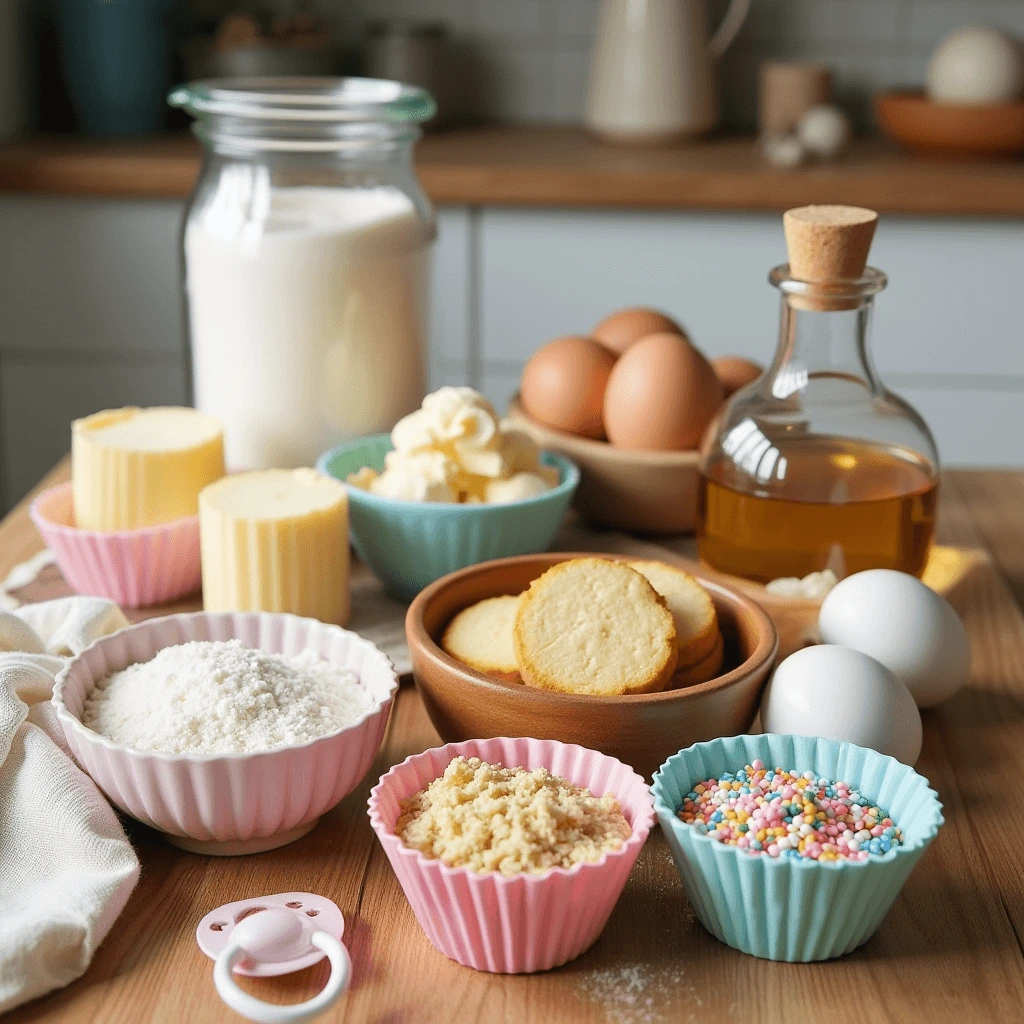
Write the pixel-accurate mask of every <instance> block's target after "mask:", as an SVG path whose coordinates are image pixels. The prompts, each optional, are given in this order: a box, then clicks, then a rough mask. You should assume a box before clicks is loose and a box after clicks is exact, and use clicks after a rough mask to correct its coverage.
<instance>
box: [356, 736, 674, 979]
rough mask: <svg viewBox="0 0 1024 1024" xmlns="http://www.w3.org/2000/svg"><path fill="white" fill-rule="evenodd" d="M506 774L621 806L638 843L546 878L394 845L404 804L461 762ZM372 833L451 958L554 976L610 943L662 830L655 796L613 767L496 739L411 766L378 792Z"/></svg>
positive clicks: (551, 746)
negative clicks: (609, 926) (610, 929)
mask: <svg viewBox="0 0 1024 1024" xmlns="http://www.w3.org/2000/svg"><path fill="white" fill-rule="evenodd" d="M460 754H462V755H464V756H466V757H479V758H480V759H481V760H484V761H488V762H490V763H492V764H503V765H505V766H506V767H523V768H531V769H532V768H547V769H548V770H549V771H550V772H552V773H554V774H555V775H561V776H562V777H563V778H566V779H568V780H569V781H570V782H573V783H575V784H576V785H577V786H586V787H587V788H588V789H589V790H590V791H591V792H592V793H594V794H596V795H598V796H603V795H604V794H605V793H612V794H613V795H614V796H615V797H616V798H617V799H618V801H619V803H620V804H621V805H622V812H623V814H625V816H626V820H627V821H629V823H630V824H631V825H632V826H633V833H632V835H631V836H630V837H629V839H627V840H626V842H625V843H624V844H623V845H622V847H621V848H620V849H618V850H615V851H613V852H611V853H606V854H605V855H604V856H602V857H601V859H600V860H598V861H594V862H593V863H584V864H576V865H574V866H573V867H572V868H570V869H568V870H566V869H564V868H552V869H550V870H549V871H546V872H544V873H543V874H538V875H525V874H524V875H513V876H505V875H501V874H499V873H497V872H488V873H480V872H476V871H471V870H469V869H468V868H450V867H448V866H447V865H445V864H442V863H441V861H439V860H430V859H429V858H427V857H425V856H423V854H421V853H420V852H419V851H418V850H413V849H411V848H409V847H407V846H405V845H404V844H403V843H402V842H401V840H400V839H398V837H397V836H396V835H395V833H394V828H395V822H396V821H397V820H398V817H399V813H400V807H399V801H400V800H402V799H404V798H405V797H408V796H412V794H413V793H416V792H418V791H419V790H421V789H423V788H424V787H425V786H427V785H429V783H431V782H432V781H433V780H434V779H436V778H438V777H439V776H440V775H442V774H443V772H444V770H445V768H446V767H447V766H448V764H449V762H450V761H451V760H452V758H454V757H457V756H458V755H460ZM369 814H370V824H371V825H372V826H373V829H374V831H375V832H376V833H377V837H378V838H379V839H380V841H381V844H382V845H383V847H384V851H385V853H386V854H387V856H388V860H389V861H390V862H391V866H392V868H394V871H395V874H396V875H397V876H398V880H399V882H400V883H401V886H402V889H403V891H404V892H405V895H406V898H407V899H408V900H409V903H410V904H411V905H412V909H413V913H414V914H415V915H416V920H417V921H419V923H420V926H421V927H422V928H423V930H424V931H425V932H426V933H427V938H429V939H430V941H431V942H432V943H433V944H434V946H436V947H437V949H438V950H440V952H442V953H444V955H445V956H447V957H450V958H451V959H452V960H455V961H457V962H458V963H460V964H464V965H465V966H467V967H474V968H476V969H477V970H478V971H493V972H496V973H501V974H523V973H529V972H532V971H546V970H548V969H549V968H551V967H557V966H558V965H559V964H564V963H566V962H567V961H568V960H572V959H573V958H574V957H577V956H579V955H580V954H581V953H582V952H584V951H585V950H586V949H588V948H589V947H590V946H591V945H592V944H593V943H594V941H595V940H596V939H597V937H598V936H599V935H600V934H601V931H602V929H603V928H604V926H605V923H606V922H607V920H608V917H609V915H610V914H611V912H612V909H613V908H614V906H615V904H616V902H617V901H618V898H619V895H620V894H621V893H622V890H623V888H624V886H625V884H626V879H627V878H628V877H629V873H630V871H632V869H633V865H634V864H635V863H636V858H637V856H638V855H639V853H640V850H641V848H642V847H643V845H644V841H645V840H646V839H647V833H648V832H649V831H650V829H651V825H652V823H653V821H654V808H653V803H652V800H651V793H650V790H649V789H648V788H647V784H646V783H645V782H644V780H643V779H642V778H641V777H640V776H639V775H637V774H636V772H634V771H633V769H632V768H630V767H629V765H626V764H623V763H622V762H621V761H617V760H616V759H615V758H614V757H608V756H607V755H605V754H601V753H598V752H597V751H596V750H588V749H587V748H586V747H579V746H575V745H573V744H568V743H559V742H557V741H556V740H536V739H507V738H499V739H488V740H467V741H466V742H464V743H449V744H448V745H447V746H444V747H435V748H433V749H431V750H427V751H424V752H423V753H422V754H414V755H413V756H412V757H409V758H406V760H405V761H403V762H402V763H401V764H399V765H395V767H394V768H392V769H391V771H389V772H388V773H387V774H386V775H384V776H382V777H381V780H380V782H379V783H378V784H377V785H376V786H374V788H373V789H372V790H371V792H370V802H369Z"/></svg>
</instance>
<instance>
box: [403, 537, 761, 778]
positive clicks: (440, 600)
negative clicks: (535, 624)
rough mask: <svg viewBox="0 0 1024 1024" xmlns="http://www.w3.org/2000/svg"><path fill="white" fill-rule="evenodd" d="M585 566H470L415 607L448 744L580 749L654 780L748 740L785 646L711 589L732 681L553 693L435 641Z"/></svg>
mask: <svg viewBox="0 0 1024 1024" xmlns="http://www.w3.org/2000/svg"><path fill="white" fill-rule="evenodd" d="M580 557H586V556H584V555H582V554H581V553H578V552H577V553H563V554H553V553H549V554H543V555H521V556H519V557H517V558H503V559H499V560H497V561H494V562H484V563H483V564H481V565H474V566H470V568H468V569H462V570H460V571H459V572H455V573H452V574H451V575H450V576H445V577H444V578H443V579H440V580H437V581H436V582H435V583H432V584H431V585H430V586H429V587H427V588H426V589H425V590H423V591H422V592H421V593H420V594H419V596H418V597H417V598H416V599H415V600H414V601H413V603H412V604H411V605H410V606H409V612H408V615H407V616H406V620H405V632H406V636H407V638H408V641H409V652H410V654H411V656H412V667H413V674H414V676H415V678H416V688H417V689H418V690H419V692H420V696H421V697H422V698H423V703H424V705H425V706H426V709H427V713H428V714H429V715H430V720H431V721H432V722H433V723H434V728H435V729H437V731H438V732H439V733H440V734H441V738H442V739H443V740H444V741H445V742H446V743H447V742H451V741H455V740H466V739H479V738H488V737H492V736H532V737H535V738H538V739H554V740H562V741H563V742H565V743H579V744H580V745H581V746H584V747H590V748H591V749H594V750H600V751H601V752H602V753H604V754H611V755H612V756H613V757H617V758H619V760H621V761H624V762H625V763H626V764H628V765H631V766H632V767H633V768H634V769H635V770H636V771H638V772H640V773H641V774H642V775H644V776H645V777H647V778H650V777H651V776H652V775H653V773H654V772H655V771H656V770H657V768H658V767H659V766H660V765H661V764H662V763H663V762H664V761H665V760H666V758H668V757H669V756H670V755H672V754H675V753H676V752H677V751H679V750H682V749H683V748H684V747H688V746H690V744H691V743H697V742H699V741H701V740H708V739H714V738H715V737H718V736H734V735H737V734H738V733H742V732H745V731H746V730H747V729H748V728H749V727H750V724H751V722H752V721H753V720H754V716H755V715H756V713H757V708H758V702H759V701H760V698H761V691H762V689H763V687H764V684H765V681H766V680H767V676H768V672H769V671H770V669H771V667H772V665H773V663H774V661H775V655H776V652H777V650H778V636H777V634H776V631H775V626H774V624H773V623H772V620H771V619H770V618H769V616H768V614H767V612H765V611H764V609H762V608H761V607H760V605H758V604H756V603H755V602H754V601H752V600H751V599H750V598H748V597H746V596H745V595H743V594H741V593H739V592H738V591H735V590H732V589H730V588H728V587H725V586H722V585H721V584H719V583H714V582H711V581H709V580H704V579H702V580H701V582H702V583H704V585H705V586H706V587H707V589H708V591H709V592H710V594H711V598H712V600H713V601H714V602H715V607H716V608H717V610H718V618H719V623H720V625H721V629H722V634H723V636H724V638H725V649H726V656H725V666H726V667H727V668H728V671H726V672H724V673H723V674H722V675H720V676H717V677H716V678H715V679H711V680H709V681H708V682H706V683H700V684H698V685H696V686H689V687H685V688H683V689H679V690H667V691H665V692H663V693H643V694H631V695H629V696H625V697H591V696H585V695H576V694H568V693H555V692H552V691H549V690H539V689H534V688H533V687H529V686H524V685H523V684H522V683H508V682H504V681H502V680H500V679H497V678H495V677H492V676H487V675H483V674H482V673H480V672H475V671H474V670H473V669H471V668H469V667H468V666H466V665H464V664H462V662H460V661H456V660H455V659H454V658H452V657H450V656H449V655H447V654H445V652H444V651H443V650H441V648H440V646H439V645H438V643H437V639H438V638H439V637H440V635H441V633H442V632H443V630H444V627H445V626H446V625H447V624H448V622H449V621H450V620H451V618H452V616H454V615H455V614H456V612H459V611H461V610H462V609H463V608H465V607H467V606H468V605H471V604H474V603H475V602H477V601H482V600H483V599H484V598H487V597H497V596H499V595H502V594H518V593H521V592H522V591H523V590H525V589H526V588H527V587H528V586H529V585H530V583H531V582H532V581H533V580H535V579H536V578H537V577H538V576H540V575H541V573H543V572H545V571H546V570H547V569H550V568H551V566H553V565H555V564H557V563H558V562H564V561H565V560H566V559H569V558H580ZM592 557H595V558H616V557H618V556H615V555H606V554H595V555H594V556H592ZM623 557H624V556H623Z"/></svg>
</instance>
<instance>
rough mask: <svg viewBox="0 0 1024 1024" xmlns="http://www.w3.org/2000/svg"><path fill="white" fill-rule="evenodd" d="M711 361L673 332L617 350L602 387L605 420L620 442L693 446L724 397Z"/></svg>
mask: <svg viewBox="0 0 1024 1024" xmlns="http://www.w3.org/2000/svg"><path fill="white" fill-rule="evenodd" d="M723 397H724V396H723V390H722V382H721V381H720V380H719V379H718V377H717V376H716V375H715V371H714V370H713V369H712V368H711V364H710V363H709V362H708V361H707V359H705V358H704V356H703V355H702V354H701V353H700V352H699V351H697V349H696V348H694V347H693V345H691V344H690V343H689V342H688V341H687V340H686V339H685V338H683V337H681V336H680V335H678V334H668V333H662V334H651V335H649V336H648V337H646V338H641V339H640V340H639V341H636V342H634V343H633V344H632V345H630V347H629V348H628V349H627V350H626V351H625V352H624V353H623V354H622V355H621V356H619V359H618V361H617V362H616V363H615V366H614V368H613V369H612V372H611V376H610V377H609V378H608V387H607V389H606V390H605V393H604V426H605V431H606V432H607V434H608V440H609V441H611V443H612V444H613V445H616V446H618V447H619V448H629V449H633V450H646V451H664V450H683V449H689V448H696V447H697V446H698V445H699V444H700V440H701V437H702V435H703V434H704V431H705V429H706V428H707V425H708V424H709V423H710V422H711V420H712V419H713V418H714V415H715V413H716V412H717V411H718V409H719V407H720V406H721V404H722V401H723Z"/></svg>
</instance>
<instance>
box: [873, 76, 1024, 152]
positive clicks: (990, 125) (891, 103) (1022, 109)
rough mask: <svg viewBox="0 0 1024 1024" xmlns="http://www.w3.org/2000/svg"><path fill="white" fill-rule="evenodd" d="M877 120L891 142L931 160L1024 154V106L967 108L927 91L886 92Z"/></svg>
mask: <svg viewBox="0 0 1024 1024" xmlns="http://www.w3.org/2000/svg"><path fill="white" fill-rule="evenodd" d="M875 116H876V118H877V119H878V124H879V126H880V127H881V129H882V131H883V132H885V134H886V135H888V136H889V137H890V138H891V139H894V140H895V141H896V142H899V143H902V144H903V145H904V146H907V147H908V148H909V149H912V150H914V151H915V152H917V153H921V154H922V155H926V156H941V155H945V156H951V157H965V158H980V157H1009V156H1013V155H1014V154H1017V153H1021V152H1024V103H1000V104H996V105H991V106H990V105H986V106H961V105H959V104H953V103H933V102H932V101H931V100H930V99H928V98H927V97H926V96H925V95H924V94H923V93H921V92H882V93H878V94H876V96H875Z"/></svg>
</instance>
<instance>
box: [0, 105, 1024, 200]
mask: <svg viewBox="0 0 1024 1024" xmlns="http://www.w3.org/2000/svg"><path fill="white" fill-rule="evenodd" d="M416 152H417V157H416V162H417V170H418V172H419V176H420V179H421V181H422V182H423V185H424V188H425V189H426V191H427V193H428V194H429V195H430V197H431V198H432V199H433V201H434V202H435V203H437V204H439V205H457V206H533V207H536V206H555V207H588V208H601V207H609V208H639V209H664V210H786V209H789V208H790V207H792V206H802V205H804V204H806V203H845V204H849V205H854V206H868V207H871V208H872V209H875V210H879V211H881V212H885V213H907V214H934V215H940V216H942V215H949V216H1012V217H1024V163H1022V162H1020V161H1007V162H996V161H981V162H966V163H965V162H956V161H952V162H949V161H943V160H937V159H921V158H918V157H913V156H909V155H907V154H906V153H904V152H902V151H901V150H899V149H897V148H896V147H895V146H893V145H891V144H889V143H885V142H882V141H879V140H871V139H858V140H856V141H855V142H854V143H853V145H851V147H850V149H849V150H848V152H847V153H846V154H844V156H843V157H842V158H841V159H839V160H837V161H835V162H834V163H817V164H809V165H807V166H805V167H800V168H795V169H791V170H782V169H779V168H773V167H771V166H769V165H768V164H767V163H766V162H765V161H764V160H763V159H762V157H761V155H760V152H759V150H758V148H757V144H756V142H755V141H754V139H752V138H714V139H709V140H705V141H699V142H691V143H687V144H677V145H671V146H662V147H655V148H625V147H619V146H613V145H609V144H606V143H602V142H600V141H598V140H596V139H594V138H593V137H592V136H590V135H588V134H587V133H586V132H585V131H583V130H582V129H581V128H576V127H572V126H567V125H558V126H550V125H548V126H545V125H517V126H509V125H507V126H498V127H479V128H465V129H459V130H452V131H439V132H433V133H428V134H427V135H426V136H425V137H424V139H423V141H422V142H420V143H419V145H418V147H417V151H416ZM198 168H199V146H198V143H196V142H195V141H194V140H193V139H192V138H191V137H189V136H178V137H169V138H161V139H154V140H138V141H90V140H86V139H79V138H74V137H62V138H50V139H30V140H27V141H23V142H16V143H12V144H11V145H9V146H7V147H6V148H0V192H34V193H46V194H55V195H76V196H119V197H150V198H181V197H184V196H186V195H188V193H189V191H190V190H191V188H192V185H193V183H194V182H195V178H196V174H197V171H198Z"/></svg>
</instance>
